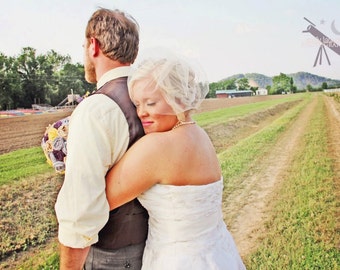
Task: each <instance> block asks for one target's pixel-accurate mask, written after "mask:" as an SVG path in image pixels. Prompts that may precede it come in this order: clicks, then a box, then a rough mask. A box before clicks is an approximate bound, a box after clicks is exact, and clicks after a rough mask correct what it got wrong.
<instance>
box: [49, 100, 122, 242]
mask: <svg viewBox="0 0 340 270" xmlns="http://www.w3.org/2000/svg"><path fill="white" fill-rule="evenodd" d="M128 143H129V132H128V124H127V121H126V118H125V116H124V114H123V112H122V111H121V110H120V108H119V106H118V105H117V104H116V103H115V102H114V101H113V100H111V99H110V98H108V97H107V96H105V95H100V94H98V95H93V96H91V97H89V98H87V99H85V100H84V101H82V102H81V103H80V104H79V105H78V106H77V108H76V109H75V110H74V112H73V113H72V116H71V121H70V126H69V134H68V138H67V158H66V171H65V179H64V183H63V186H62V188H61V190H60V192H59V194H58V197H57V201H56V205H55V210H56V215H57V219H58V223H59V232H58V237H59V241H60V242H61V243H62V244H63V245H65V246H68V247H73V248H84V247H86V246H90V245H92V244H94V243H96V242H97V241H98V232H99V231H100V230H101V229H102V228H103V226H104V225H105V223H106V222H107V220H108V217H109V206H108V202H107V199H106V194H105V175H106V173H107V171H108V170H109V169H110V168H111V167H112V166H113V165H114V164H115V163H116V162H117V161H118V160H119V159H120V158H121V157H122V155H123V154H124V153H125V151H126V149H127V147H128Z"/></svg>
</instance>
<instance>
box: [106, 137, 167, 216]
mask: <svg viewBox="0 0 340 270" xmlns="http://www.w3.org/2000/svg"><path fill="white" fill-rule="evenodd" d="M150 135H151V134H150ZM150 135H146V136H144V137H143V138H141V139H140V140H139V141H137V142H136V143H135V144H134V145H133V146H132V147H130V149H129V150H128V151H127V152H126V153H125V155H124V156H123V157H122V159H121V160H120V161H119V162H118V163H117V164H115V165H114V166H113V168H112V169H111V170H110V171H109V173H108V174H107V175H106V196H107V199H108V202H109V205H110V210H111V209H114V208H116V207H118V206H120V205H122V204H124V203H126V202H129V201H131V200H132V199H134V198H136V197H137V196H138V195H140V194H141V193H142V192H144V191H145V190H147V189H149V188H150V187H152V186H153V185H154V184H156V183H158V182H159V180H158V176H157V168H158V169H159V166H158V164H159V163H158V162H159V152H160V147H161V146H160V145H159V144H160V143H161V144H162V140H160V139H159V138H158V139H157V138H153V137H154V136H150Z"/></svg>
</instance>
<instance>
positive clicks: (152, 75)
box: [128, 48, 209, 120]
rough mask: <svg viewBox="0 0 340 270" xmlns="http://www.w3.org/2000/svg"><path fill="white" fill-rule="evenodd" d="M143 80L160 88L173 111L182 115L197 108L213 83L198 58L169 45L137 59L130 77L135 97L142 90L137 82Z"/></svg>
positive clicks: (131, 92)
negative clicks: (188, 55) (184, 54)
mask: <svg viewBox="0 0 340 270" xmlns="http://www.w3.org/2000/svg"><path fill="white" fill-rule="evenodd" d="M141 80H144V81H145V84H144V86H143V87H148V88H149V90H150V91H158V90H160V91H161V93H162V95H163V96H164V98H165V100H166V101H167V103H168V104H169V105H170V106H171V108H172V110H173V112H171V113H172V114H176V115H177V116H179V118H182V115H183V113H184V112H188V111H192V110H195V109H197V108H198V107H199V106H200V104H201V102H202V101H203V100H204V98H205V96H206V94H207V93H208V91H209V83H208V81H207V80H206V76H205V74H204V72H203V70H202V68H201V67H200V65H199V64H198V63H197V62H196V63H195V62H194V61H193V60H189V59H187V58H185V57H184V56H181V55H179V54H174V53H172V52H170V51H169V50H166V49H159V48H158V49H154V50H152V53H147V54H145V55H144V57H143V59H142V60H140V61H139V63H137V65H136V68H135V71H134V72H133V73H132V75H131V76H130V77H129V81H128V86H129V94H130V97H131V99H132V100H133V96H134V93H135V91H138V88H137V87H135V83H136V82H138V81H141ZM164 113H165V114H169V112H164ZM180 120H184V119H180Z"/></svg>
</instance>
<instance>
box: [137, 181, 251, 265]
mask: <svg viewBox="0 0 340 270" xmlns="http://www.w3.org/2000/svg"><path fill="white" fill-rule="evenodd" d="M222 191H223V180H222V179H221V180H219V181H217V182H214V183H211V184H207V185H197V186H196V185H186V186H174V185H161V184H157V185H155V186H153V187H152V188H151V189H149V190H148V191H146V192H144V193H143V194H141V195H140V196H139V197H138V199H139V201H140V202H141V204H142V205H143V206H144V207H145V208H146V209H147V211H148V213H149V234H148V239H147V242H146V247H145V251H144V257H143V269H148V270H153V269H164V270H165V269H171V270H178V269H188V268H192V269H197V270H199V269H202V270H203V269H204V270H206V269H224V270H226V269H245V268H244V266H243V263H242V260H241V258H240V257H239V254H238V251H237V249H236V246H235V243H234V241H233V239H232V236H231V235H230V233H229V231H228V230H227V228H226V225H225V223H224V221H223V217H222V208H221V204H222Z"/></svg>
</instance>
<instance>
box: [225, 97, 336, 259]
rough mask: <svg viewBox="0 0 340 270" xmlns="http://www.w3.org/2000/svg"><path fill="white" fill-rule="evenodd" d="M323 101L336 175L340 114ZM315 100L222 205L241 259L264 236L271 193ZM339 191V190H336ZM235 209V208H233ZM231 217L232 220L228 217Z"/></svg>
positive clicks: (276, 184)
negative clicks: (325, 107)
mask: <svg viewBox="0 0 340 270" xmlns="http://www.w3.org/2000/svg"><path fill="white" fill-rule="evenodd" d="M325 99H326V100H327V104H326V105H327V108H328V110H327V112H328V118H329V124H330V127H331V128H330V130H331V133H332V134H331V136H330V148H331V149H333V150H334V151H333V153H334V159H335V168H337V169H336V170H337V173H338V176H339V175H340V144H339V140H338V138H339V136H340V114H339V111H338V110H337V109H336V108H335V106H336V104H335V103H334V101H332V99H330V98H326V97H325ZM316 102H317V99H316V97H314V99H313V100H312V102H310V103H309V104H308V105H307V106H306V108H305V109H304V110H303V111H302V112H301V113H300V115H299V117H298V118H297V120H296V121H295V122H294V123H293V124H292V125H291V127H290V128H289V129H288V130H287V131H286V132H285V133H284V134H283V136H282V137H281V139H280V140H279V141H278V143H277V144H276V145H275V146H274V147H273V148H272V149H271V151H270V153H269V154H268V155H266V156H265V157H263V159H264V160H265V162H263V163H261V164H262V165H261V166H260V167H258V168H257V169H256V171H253V172H252V173H251V174H250V175H248V176H247V178H246V179H244V182H243V183H244V187H242V189H241V190H238V191H236V192H234V193H232V194H230V196H228V198H227V200H226V201H225V202H224V205H223V211H224V217H225V220H231V222H230V223H229V224H228V227H229V230H230V231H231V233H232V235H233V237H234V239H235V242H236V244H237V246H238V249H239V251H240V253H241V256H242V257H245V256H247V255H248V254H249V253H251V251H252V250H253V249H255V248H256V246H257V244H258V243H259V238H261V235H263V234H264V233H265V231H264V226H263V224H264V222H265V220H266V218H267V217H268V210H269V207H270V206H269V205H270V201H271V200H272V199H273V197H272V196H273V194H274V190H275V189H276V188H278V187H279V186H280V183H281V181H282V180H283V179H284V175H285V172H286V170H287V168H288V166H289V164H290V162H291V160H292V158H293V156H294V152H295V150H296V148H298V145H299V142H300V140H301V138H302V136H303V135H304V133H305V131H306V127H307V124H308V122H309V121H310V119H311V116H312V114H313V111H314V108H315V106H316ZM337 190H339V188H338V189H337ZM235 206H237V207H235ZM232 217H235V218H232Z"/></svg>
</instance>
